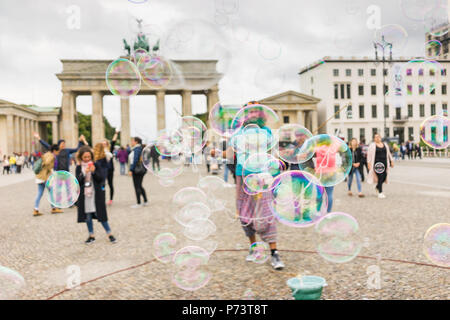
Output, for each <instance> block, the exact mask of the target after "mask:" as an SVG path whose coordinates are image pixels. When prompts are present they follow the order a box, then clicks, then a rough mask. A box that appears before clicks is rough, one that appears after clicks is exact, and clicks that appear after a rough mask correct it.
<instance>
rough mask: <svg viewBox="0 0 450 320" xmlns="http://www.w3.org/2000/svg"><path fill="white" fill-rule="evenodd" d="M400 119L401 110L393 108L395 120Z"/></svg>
mask: <svg viewBox="0 0 450 320" xmlns="http://www.w3.org/2000/svg"><path fill="white" fill-rule="evenodd" d="M401 118H402V108H395V119H401Z"/></svg>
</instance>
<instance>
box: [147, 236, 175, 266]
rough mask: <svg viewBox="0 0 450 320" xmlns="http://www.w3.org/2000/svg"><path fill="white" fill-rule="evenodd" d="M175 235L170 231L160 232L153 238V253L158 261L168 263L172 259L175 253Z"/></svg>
mask: <svg viewBox="0 0 450 320" xmlns="http://www.w3.org/2000/svg"><path fill="white" fill-rule="evenodd" d="M176 243H177V237H175V235H174V234H172V233H161V234H159V235H157V236H156V237H155V239H154V240H153V250H154V251H153V255H154V256H155V258H156V259H157V260H158V261H161V262H162V263H168V262H170V261H172V259H173V255H174V253H175V251H176V250H175V248H174V246H175V244H176Z"/></svg>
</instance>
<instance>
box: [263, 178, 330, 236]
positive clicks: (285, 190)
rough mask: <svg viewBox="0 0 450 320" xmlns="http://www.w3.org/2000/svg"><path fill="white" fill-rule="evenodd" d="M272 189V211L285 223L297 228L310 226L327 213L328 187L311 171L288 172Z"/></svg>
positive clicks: (277, 180)
mask: <svg viewBox="0 0 450 320" xmlns="http://www.w3.org/2000/svg"><path fill="white" fill-rule="evenodd" d="M271 188H272V189H273V190H272V194H273V201H272V203H271V208H272V212H273V214H274V216H275V217H276V218H277V219H278V220H279V221H280V222H281V223H283V224H286V225H288V226H291V227H297V228H305V227H310V226H312V225H314V224H315V223H316V222H317V221H318V220H319V219H320V218H322V217H323V216H324V215H326V214H327V206H328V201H327V194H326V192H325V188H324V187H322V186H320V185H318V182H317V179H316V178H315V177H314V176H312V175H311V174H309V173H307V172H302V171H288V172H285V173H283V174H281V175H280V176H278V177H277V178H275V180H274V181H273V185H272V187H271Z"/></svg>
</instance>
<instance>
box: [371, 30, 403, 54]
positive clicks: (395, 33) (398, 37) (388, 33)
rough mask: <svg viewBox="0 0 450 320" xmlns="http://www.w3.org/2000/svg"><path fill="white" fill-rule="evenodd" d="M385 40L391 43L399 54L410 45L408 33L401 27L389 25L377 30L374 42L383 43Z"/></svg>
mask: <svg viewBox="0 0 450 320" xmlns="http://www.w3.org/2000/svg"><path fill="white" fill-rule="evenodd" d="M383 38H384V40H385V41H386V42H388V43H391V44H392V45H393V47H394V48H395V50H396V51H397V52H401V51H403V50H404V49H405V47H406V45H407V43H408V32H407V31H406V30H405V28H403V27H402V26H401V25H398V24H388V25H384V26H382V27H381V28H380V29H375V39H374V41H375V42H378V43H383Z"/></svg>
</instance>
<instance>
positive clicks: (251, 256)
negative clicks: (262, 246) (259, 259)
mask: <svg viewBox="0 0 450 320" xmlns="http://www.w3.org/2000/svg"><path fill="white" fill-rule="evenodd" d="M255 259H256V256H255V253H254V252H253V251H250V252H249V253H248V256H247V257H246V258H245V261H247V262H253V261H255Z"/></svg>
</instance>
